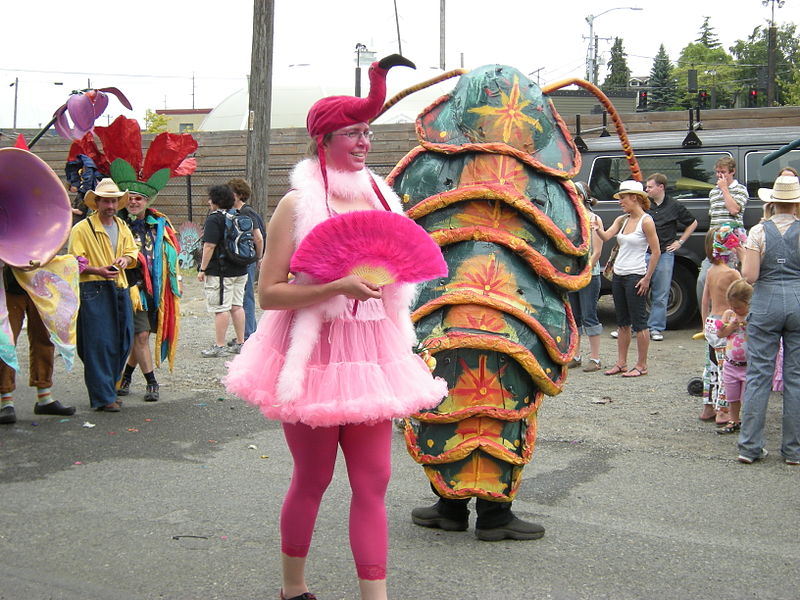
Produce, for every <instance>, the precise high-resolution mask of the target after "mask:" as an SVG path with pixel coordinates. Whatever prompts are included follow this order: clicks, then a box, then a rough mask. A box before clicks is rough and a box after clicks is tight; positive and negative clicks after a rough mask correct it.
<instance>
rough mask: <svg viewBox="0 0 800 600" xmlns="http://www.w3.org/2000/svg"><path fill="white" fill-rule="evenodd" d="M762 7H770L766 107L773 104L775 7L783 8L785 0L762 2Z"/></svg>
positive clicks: (775, 40)
mask: <svg viewBox="0 0 800 600" xmlns="http://www.w3.org/2000/svg"><path fill="white" fill-rule="evenodd" d="M761 4H762V6H768V5H770V4H771V5H772V6H771V8H772V16H771V17H770V20H769V30H768V32H767V106H773V105H774V104H775V53H776V51H777V48H778V29H777V28H776V27H775V5H776V4H777V5H778V8H783V5H784V4H786V0H762V1H761Z"/></svg>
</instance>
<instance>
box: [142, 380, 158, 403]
mask: <svg viewBox="0 0 800 600" xmlns="http://www.w3.org/2000/svg"><path fill="white" fill-rule="evenodd" d="M144 401H145V402H158V384H157V383H148V384H147V391H145V393H144Z"/></svg>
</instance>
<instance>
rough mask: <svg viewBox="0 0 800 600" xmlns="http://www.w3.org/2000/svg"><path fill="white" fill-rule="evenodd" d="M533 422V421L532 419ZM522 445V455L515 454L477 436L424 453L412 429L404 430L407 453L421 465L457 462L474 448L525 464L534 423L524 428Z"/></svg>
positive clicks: (531, 451)
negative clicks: (409, 430)
mask: <svg viewBox="0 0 800 600" xmlns="http://www.w3.org/2000/svg"><path fill="white" fill-rule="evenodd" d="M534 423H535V421H534ZM522 443H523V447H522V456H520V455H519V454H517V453H516V452H515V451H514V450H511V449H510V448H507V447H506V446H504V445H503V444H500V443H498V442H496V441H494V440H492V439H489V438H486V437H483V436H477V437H473V438H470V439H466V440H464V441H463V442H461V443H459V444H458V445H456V446H455V447H453V448H450V449H449V450H445V451H444V452H442V453H441V454H439V455H433V454H425V453H424V451H423V450H422V449H421V448H420V445H419V439H418V438H417V436H416V435H415V434H414V432H413V431H412V432H411V433H408V432H406V446H407V448H408V453H409V454H410V455H411V458H412V459H414V461H415V462H418V463H419V464H421V465H444V464H449V463H454V462H458V461H459V460H463V459H465V458H467V457H468V456H469V455H470V454H472V453H473V452H475V451H476V450H481V451H483V452H485V453H486V454H488V455H490V456H493V457H494V458H496V459H497V460H499V461H502V462H504V463H508V464H510V465H526V464H528V463H529V462H530V461H531V456H533V446H534V444H535V443H536V425H535V424H534V425H530V426H528V427H527V428H526V430H525V440H524V442H522Z"/></svg>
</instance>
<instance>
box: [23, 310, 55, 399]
mask: <svg viewBox="0 0 800 600" xmlns="http://www.w3.org/2000/svg"><path fill="white" fill-rule="evenodd" d="M24 298H25V314H26V315H27V316H28V344H29V349H28V352H29V354H30V368H29V375H28V385H30V386H31V387H35V388H49V387H53V359H54V356H55V346H53V342H51V341H50V333H49V332H48V331H47V327H45V325H44V323H43V322H42V318H41V317H40V316H39V312H38V311H37V310H36V306H35V305H34V304H33V301H32V300H31V299H30V296H28V295H27V294H26V295H25V296H24Z"/></svg>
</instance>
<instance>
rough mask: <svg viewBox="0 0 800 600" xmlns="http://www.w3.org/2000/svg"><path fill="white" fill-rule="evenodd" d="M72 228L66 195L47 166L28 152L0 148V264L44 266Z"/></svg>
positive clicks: (61, 185) (69, 207)
mask: <svg viewBox="0 0 800 600" xmlns="http://www.w3.org/2000/svg"><path fill="white" fill-rule="evenodd" d="M71 227H72V209H71V205H70V202H69V196H68V195H67V191H66V190H65V189H64V184H63V183H62V182H61V180H60V179H59V178H58V176H57V175H56V174H55V173H54V172H53V170H52V169H51V168H50V167H49V166H47V163H45V162H44V161H43V160H42V159H41V158H39V157H38V156H36V155H35V154H33V153H31V152H28V151H27V150H22V149H20V148H0V262H3V263H6V264H8V265H11V266H12V267H38V266H40V265H44V264H46V263H48V262H49V261H50V259H51V258H53V256H54V255H55V254H56V252H58V250H59V249H60V248H61V246H63V245H64V242H66V241H67V237H68V236H69V231H70V228H71Z"/></svg>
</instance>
